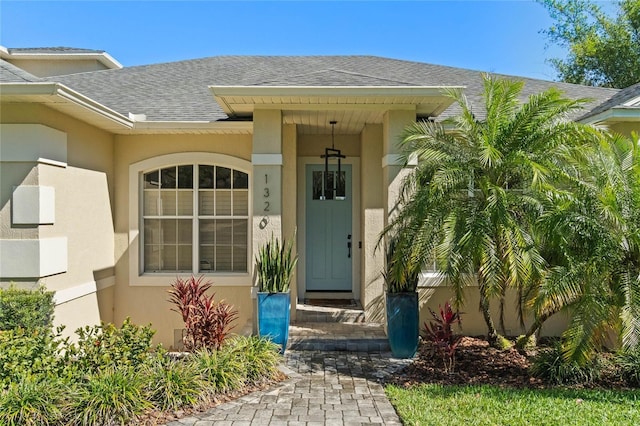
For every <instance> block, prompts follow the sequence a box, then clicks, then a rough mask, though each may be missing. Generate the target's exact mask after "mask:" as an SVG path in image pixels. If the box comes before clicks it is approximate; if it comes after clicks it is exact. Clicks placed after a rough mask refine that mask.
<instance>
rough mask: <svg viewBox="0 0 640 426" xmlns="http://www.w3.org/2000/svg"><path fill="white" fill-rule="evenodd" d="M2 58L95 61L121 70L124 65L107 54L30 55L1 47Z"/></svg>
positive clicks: (39, 53)
mask: <svg viewBox="0 0 640 426" xmlns="http://www.w3.org/2000/svg"><path fill="white" fill-rule="evenodd" d="M0 57H1V58H3V59H36V60H47V59H57V60H61V61H72V60H75V59H95V60H96V61H98V62H100V63H101V64H103V65H104V66H106V67H107V68H109V69H121V68H123V66H122V64H121V63H120V62H118V61H117V60H116V59H115V58H114V57H113V56H111V55H109V54H108V53H107V52H102V53H90V52H75V53H73V52H68V53H43V52H38V53H29V52H9V50H8V49H7V48H5V47H4V46H0Z"/></svg>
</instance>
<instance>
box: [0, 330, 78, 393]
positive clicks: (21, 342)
mask: <svg viewBox="0 0 640 426" xmlns="http://www.w3.org/2000/svg"><path fill="white" fill-rule="evenodd" d="M61 332H62V327H59V328H58V329H57V330H56V332H53V331H52V330H51V329H47V328H36V329H32V330H25V329H23V328H16V329H13V330H6V331H0V389H2V388H5V387H7V386H8V384H9V383H11V382H17V381H19V380H20V378H22V377H26V376H38V377H45V378H55V377H67V376H69V375H70V374H71V371H70V369H69V363H68V362H67V361H68V355H69V354H68V352H66V351H65V347H66V345H67V340H66V339H65V340H63V339H61V338H60V333H61Z"/></svg>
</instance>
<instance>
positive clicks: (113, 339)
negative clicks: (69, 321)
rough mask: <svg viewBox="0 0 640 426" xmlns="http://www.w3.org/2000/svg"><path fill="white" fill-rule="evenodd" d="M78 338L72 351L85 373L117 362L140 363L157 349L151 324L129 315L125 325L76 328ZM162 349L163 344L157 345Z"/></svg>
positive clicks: (126, 364)
mask: <svg viewBox="0 0 640 426" xmlns="http://www.w3.org/2000/svg"><path fill="white" fill-rule="evenodd" d="M76 334H77V335H78V342H77V343H76V344H73V345H69V347H68V351H69V352H70V354H71V356H73V358H74V359H75V366H76V368H77V369H78V370H79V371H80V372H82V373H95V372H97V371H100V370H101V369H103V368H108V367H110V366H113V365H118V366H131V367H134V368H136V367H140V366H142V365H143V364H145V363H147V362H149V361H150V357H151V355H152V353H153V349H154V348H153V346H152V343H151V339H152V338H153V335H154V334H155V331H154V330H152V329H151V325H147V326H139V325H135V324H133V323H131V320H130V319H129V318H127V319H125V320H124V322H123V323H122V327H120V328H118V327H116V326H114V325H113V324H104V323H103V324H102V325H99V326H91V327H90V326H86V327H84V328H79V329H78V330H76ZM156 349H157V350H161V348H156Z"/></svg>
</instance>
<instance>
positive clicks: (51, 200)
mask: <svg viewBox="0 0 640 426" xmlns="http://www.w3.org/2000/svg"><path fill="white" fill-rule="evenodd" d="M11 210H12V215H11V216H12V217H11V223H12V224H14V225H42V224H52V223H54V222H55V220H56V190H55V188H54V187H52V186H40V185H20V186H16V187H14V188H13V194H12V195H11Z"/></svg>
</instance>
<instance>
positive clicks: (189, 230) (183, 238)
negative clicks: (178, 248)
mask: <svg viewBox="0 0 640 426" xmlns="http://www.w3.org/2000/svg"><path fill="white" fill-rule="evenodd" d="M176 223H177V226H178V230H177V234H178V244H189V245H191V243H192V241H193V222H192V221H191V220H190V219H180V220H176Z"/></svg>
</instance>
